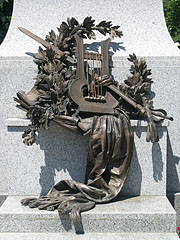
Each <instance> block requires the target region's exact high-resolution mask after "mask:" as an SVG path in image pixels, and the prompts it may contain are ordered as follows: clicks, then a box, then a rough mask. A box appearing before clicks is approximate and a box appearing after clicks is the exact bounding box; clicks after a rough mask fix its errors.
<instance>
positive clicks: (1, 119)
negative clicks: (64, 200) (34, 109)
mask: <svg viewBox="0 0 180 240" xmlns="http://www.w3.org/2000/svg"><path fill="white" fill-rule="evenodd" d="M72 16H73V17H76V18H77V19H78V20H79V21H80V22H81V21H82V20H83V19H84V17H86V16H92V17H93V18H94V19H96V21H97V22H99V21H101V20H112V22H113V24H115V25H120V26H121V29H122V31H123V33H124V36H123V38H121V39H120V40H117V39H116V40H115V42H114V43H112V44H111V48H110V50H111V52H112V55H113V56H112V63H111V68H112V74H113V75H114V77H115V79H116V80H118V81H120V82H121V81H123V80H124V79H125V78H127V74H128V73H129V67H130V63H129V62H128V61H127V56H128V54H132V53H133V52H134V53H135V54H136V55H137V56H138V57H144V58H145V59H146V61H147V64H148V67H149V68H151V69H152V78H153V81H154V83H153V84H152V91H153V92H154V96H153V94H152V101H153V105H154V107H155V108H161V107H162V108H164V109H166V110H167V111H168V113H169V115H172V116H173V117H174V119H175V120H174V122H173V123H171V125H170V126H167V125H168V124H167V123H164V125H163V126H161V127H160V128H159V133H160V142H159V143H158V144H154V145H151V143H146V142H145V135H146V125H145V123H143V122H134V123H133V122H132V124H134V131H135V147H134V153H133V160H132V165H131V170H130V174H129V176H128V179H127V182H126V183H125V185H124V188H123V190H122V194H124V195H128V196H130V195H134V194H135V195H142V198H143V195H161V196H163V197H162V199H164V200H161V196H159V200H157V202H154V205H153V206H155V209H157V207H158V206H159V203H158V201H159V202H160V203H161V204H162V207H163V206H168V213H167V214H166V213H165V214H164V212H160V213H158V214H159V215H158V216H159V219H161V221H160V222H161V223H163V222H166V223H167V224H166V226H167V229H168V231H169V232H167V233H166V235H165V234H164V233H163V236H162V231H163V232H166V229H165V228H164V230H163V229H161V231H159V230H158V231H157V232H158V233H157V234H155V235H152V234H153V233H152V230H151V229H148V230H147V232H146V236H144V235H141V234H143V231H142V233H135V235H133V234H134V233H133V231H131V233H128V238H129V239H135V238H138V239H154V240H155V239H161V240H162V239H163V238H164V236H165V237H166V239H172V240H173V239H177V235H175V230H176V229H175V224H174V219H175V214H174V212H172V209H171V208H170V206H169V205H168V202H167V199H166V197H165V195H166V192H167V191H171V192H173V193H175V192H178V191H180V184H179V177H180V175H179V172H180V171H179V170H180V163H179V156H180V148H179V141H180V126H179V124H178V121H179V109H180V102H179V99H178V96H179V93H180V86H179V76H180V68H179V66H180V51H179V49H178V48H177V47H176V46H175V45H174V43H173V41H172V39H171V37H170V35H169V34H168V31H167V28H166V25H165V20H164V15H163V7H162V1H161V0H151V1H142V0H134V1H132V0H120V1H116V0H111V1H108V0H99V1H96V0H87V1H83V0H78V2H77V1H70V0H63V1H62V0H60V1H55V0H46V1H44V0H39V1H35V0H31V1H29V2H28V3H27V1H26V0H14V9H13V16H12V21H11V24H10V28H9V31H8V33H7V36H6V38H5V40H4V42H3V43H2V45H1V46H0V72H1V74H0V85H1V88H0V98H1V99H0V101H1V105H0V112H1V115H0V125H1V133H0V134H1V135H0V145H1V151H0V176H1V177H0V180H1V181H0V189H1V193H2V194H4V195H5V193H6V194H8V195H25V194H26V195H32V194H44V193H46V192H47V191H48V190H49V187H51V185H53V184H54V183H55V182H56V181H58V180H60V179H62V178H69V177H72V178H73V179H75V180H78V179H79V180H80V181H83V178H84V171H85V164H86V156H87V143H88V136H87V137H81V136H79V137H78V138H77V137H76V136H75V135H71V134H70V133H69V132H67V131H66V130H63V129H62V128H60V127H58V126H55V125H53V126H52V127H51V129H49V130H47V132H45V131H44V130H43V131H41V132H40V134H39V137H38V144H37V145H34V146H32V147H26V146H24V145H23V143H22V139H21V134H22V131H23V129H24V127H25V126H26V125H27V121H26V120H25V121H23V120H22V118H25V115H24V113H23V112H21V111H20V110H18V109H16V108H15V103H14V101H13V96H15V93H16V92H17V91H19V90H20V89H22V90H24V91H28V90H29V89H30V88H31V87H32V86H33V81H32V79H33V77H35V75H36V72H37V68H36V66H35V65H34V63H33V61H32V57H30V55H32V53H35V52H37V48H38V46H39V44H38V43H37V42H35V41H33V40H32V39H30V38H28V37H27V36H25V35H24V34H22V33H21V32H20V31H19V30H18V28H17V27H18V26H21V27H25V28H27V29H29V30H30V31H32V32H34V33H35V34H37V35H38V36H40V37H42V38H44V37H45V35H46V34H47V33H48V32H49V31H50V29H54V30H55V29H56V27H58V26H59V24H60V23H61V22H62V21H63V20H66V18H67V17H72ZM101 39H102V37H100V38H98V39H97V41H100V40H101ZM12 118H13V119H12ZM167 129H168V131H167ZM50 139H51V141H52V142H53V144H54V145H51V144H50V141H49V140H50ZM22 182H23V185H24V187H22ZM24 183H26V184H24ZM25 185H26V186H27V187H25ZM156 197H157V198H156V199H158V196H156ZM20 198H21V197H19V198H17V199H20ZM17 199H14V200H13V197H9V198H8V199H7V200H6V201H5V203H4V204H3V205H2V207H1V208H0V211H1V214H0V218H1V221H3V222H4V220H5V219H6V218H7V215H6V214H7V213H8V214H9V212H8V207H7V206H8V203H10V202H12V204H13V202H14V204H15V205H14V207H15V208H17V209H14V211H15V212H12V215H11V217H12V219H16V220H17V221H16V223H17V222H18V221H19V224H20V225H19V230H18V232H17V233H16V234H15V235H14V239H23V235H21V234H20V232H23V229H24V228H23V226H25V225H23V224H24V222H23V220H22V219H23V216H24V217H25V218H26V217H27V215H28V214H29V213H28V214H26V213H25V212H24V213H23V212H21V211H20V212H19V213H18V211H19V210H18V209H19V208H20V209H21V210H22V207H20V206H17V205H16V204H17ZM165 199H166V200H165ZM135 201H136V200H135ZM129 203H130V202H129ZM150 204H151V203H149V205H147V210H148V207H149V206H150ZM156 204H157V205H156ZM130 205H131V204H130ZM130 205H129V206H130ZM122 206H124V205H122ZM138 206H140V205H138V203H137V205H133V208H131V209H130V210H134V209H136V207H138ZM11 207H12V209H13V208H14V207H13V205H11ZM106 207H107V208H108V205H107V206H103V209H104V208H106ZM23 209H24V208H23ZM137 209H138V208H137ZM16 210H17V211H16ZM126 210H127V209H126ZM22 211H23V210H22ZM27 211H28V210H27ZM97 211H100V210H98V209H97ZM108 211H109V213H108V214H110V215H111V216H112V218H114V219H116V217H117V215H116V214H115V213H114V212H113V210H112V208H111V207H110V208H109V210H107V212H108ZM119 211H120V213H122V214H120V215H119V216H120V217H121V218H122V216H125V215H123V209H120V210H119ZM17 214H19V215H17ZM38 214H41V213H38ZM46 214H47V215H48V213H47V212H46ZM46 214H45V215H43V214H42V216H38V217H40V218H41V217H42V219H41V220H42V222H44V221H45V219H46V217H47V216H46ZM94 214H95V213H94ZM113 214H114V215H113ZM126 214H127V212H126ZM128 214H129V212H128ZM141 214H142V215H133V214H132V215H131V216H132V219H133V221H134V222H133V221H132V222H131V223H132V224H135V223H137V225H138V224H140V222H143V220H142V219H148V221H150V219H151V220H153V219H155V218H156V214H157V211H154V212H153V210H152V214H150V215H148V214H149V213H148V214H146V213H145V215H144V213H142V212H141ZM30 215H31V217H32V216H34V212H31V213H30ZM56 215H57V213H53V214H52V215H51V217H52V219H53V221H54V222H56V224H57V225H58V224H59V223H58V222H57V221H58V218H57V216H56ZM17 216H18V218H16V217H17ZM48 216H50V215H48ZM87 216H89V215H88V214H85V215H83V217H84V219H88V217H87ZM93 216H94V215H93ZM108 216H109V215H108ZM142 216H143V217H142ZM36 217H37V216H36ZM51 217H50V218H51ZM106 217H107V216H106ZM40 218H39V219H40ZM7 219H8V218H7ZM93 219H94V220H95V218H93ZM163 219H164V220H163ZM31 220H32V221H33V220H34V218H33V217H32V218H31ZM156 220H157V219H156ZM169 220H170V221H169ZM48 221H49V220H48ZM98 221H100V220H98ZM148 221H147V222H148ZM168 221H169V222H168ZM40 222H41V221H40ZM40 222H39V223H38V224H40ZM148 223H149V224H150V222H148ZM155 223H157V225H158V224H159V223H158V222H156V221H155ZM7 224H8V223H7ZM7 224H6V226H7ZM104 224H105V225H104V226H105V228H106V229H107V232H108V231H109V232H112V231H111V230H110V228H108V222H106V223H104ZM123 224H125V226H126V229H128V226H127V225H128V222H124V223H123ZM10 225H13V224H10ZM57 225H56V226H57ZM145 225H146V223H145V221H144V225H142V226H144V228H146V226H145ZM4 226H5V225H4ZM110 226H111V225H110ZM61 227H62V226H61ZM116 227H118V226H117V225H116ZM123 227H124V226H123ZM161 227H162V225H161ZM40 228H41V227H40ZM142 228H143V227H142ZM3 229H4V230H1V231H2V234H0V239H6V238H8V239H11V233H10V232H13V231H14V230H13V229H12V228H11V229H10V230H9V231H7V228H6V230H5V228H3ZM94 229H95V228H94ZM137 229H139V228H138V227H137ZM3 231H4V233H3ZM38 231H39V230H37V232H38ZM92 231H93V232H94V230H92ZM113 231H114V232H113V233H111V234H112V235H111V236H113V237H114V238H113V239H116V238H117V235H116V234H115V232H116V229H114V230H113ZM138 231H140V229H139V230H138ZM7 232H9V233H7ZM4 234H5V235H4ZM17 234H18V235H17ZM27 234H30V233H29V232H28V233H27ZM42 234H43V233H42ZM66 234H67V233H66ZM87 234H89V235H86V238H85V239H88V238H89V239H92V238H93V239H100V238H102V235H101V233H97V234H96V236H95V235H92V234H94V233H89V232H88V233H87ZM108 234H109V233H107V236H109V235H108ZM123 234H124V235H123ZM26 236H27V235H26ZM52 236H54V237H53V238H54V239H56V237H58V236H57V235H51V237H50V238H51V239H52ZM118 236H121V238H122V239H127V238H126V237H127V235H125V233H122V232H121V231H119V233H118ZM134 236H136V237H134ZM27 237H28V236H27ZM29 237H30V239H33V235H31V236H29ZM41 237H42V238H43V235H41V236H40V235H39V239H41ZM47 237H48V236H47V235H46V237H45V238H44V239H46V238H47ZM61 237H62V239H63V238H65V239H67V235H65V236H64V235H62V234H61ZM68 237H69V238H72V236H71V235H68ZM73 237H74V239H76V236H75V235H73ZM81 238H82V237H80V238H78V239H81ZM103 238H105V237H104V236H103ZM27 239H28V238H27ZM37 239H38V238H37ZM47 239H48V238H47ZM82 239H83V238H82ZM108 239H109V238H108Z"/></svg>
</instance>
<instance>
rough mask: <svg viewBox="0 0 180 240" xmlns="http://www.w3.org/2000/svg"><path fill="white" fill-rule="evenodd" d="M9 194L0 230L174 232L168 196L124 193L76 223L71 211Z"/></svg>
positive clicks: (174, 223) (0, 213)
mask: <svg viewBox="0 0 180 240" xmlns="http://www.w3.org/2000/svg"><path fill="white" fill-rule="evenodd" d="M22 198H23V197H22V196H9V197H8V198H7V199H6V200H5V202H4V204H3V205H2V206H1V208H0V226H1V228H0V232H1V233H7V232H9V233H11V232H16V233H22V232H24V233H31V232H33V233H35V232H37V233H45V232H46V233H47V232H50V233H58V232H59V233H74V232H76V233H104V232H106V233H125V232H127V233H133V232H137V233H138V232H139V233H143V232H144V233H156V232H157V233H175V231H176V213H175V211H174V209H173V208H172V206H171V205H170V203H169V201H168V199H167V198H166V197H165V196H138V197H131V198H130V197H129V198H125V197H124V198H123V197H121V198H120V199H118V201H116V202H112V203H108V204H100V205H97V206H96V207H95V208H94V209H92V210H90V211H88V212H84V213H82V225H81V226H79V227H77V226H74V225H73V223H72V222H71V219H70V217H69V216H68V215H66V216H59V215H58V212H57V211H54V212H48V211H44V210H41V211H40V210H38V209H31V208H29V207H24V206H21V204H20V200H21V199H22Z"/></svg>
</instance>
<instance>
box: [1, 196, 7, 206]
mask: <svg viewBox="0 0 180 240" xmlns="http://www.w3.org/2000/svg"><path fill="white" fill-rule="evenodd" d="M6 198H7V195H0V207H1V206H2V205H3V203H4V201H5V200H6Z"/></svg>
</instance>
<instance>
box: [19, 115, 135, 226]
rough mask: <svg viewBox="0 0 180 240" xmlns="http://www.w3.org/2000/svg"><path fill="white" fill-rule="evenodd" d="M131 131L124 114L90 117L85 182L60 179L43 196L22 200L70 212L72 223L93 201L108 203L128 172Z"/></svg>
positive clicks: (31, 205) (130, 153)
mask: <svg viewBox="0 0 180 240" xmlns="http://www.w3.org/2000/svg"><path fill="white" fill-rule="evenodd" d="M132 149H133V131H132V128H131V126H130V121H129V119H128V118H127V117H126V116H125V115H122V114H121V115H119V117H115V116H111V115H105V116H95V117H94V118H93V124H92V130H91V135H90V140H89V150H88V158H87V167H86V177H85V179H86V180H85V183H80V182H76V181H74V180H63V181H60V182H58V183H57V184H56V185H54V186H53V187H52V189H51V190H50V191H49V193H48V194H47V195H46V196H44V197H39V198H28V199H23V200H22V201H21V202H22V204H23V205H29V207H33V208H34V207H38V208H39V209H47V210H55V209H58V211H59V213H60V214H65V213H70V216H71V218H72V219H73V221H74V222H76V223H79V222H80V221H81V214H80V213H81V212H83V211H87V210H89V209H91V208H93V207H94V206H95V204H96V203H106V202H110V201H111V200H112V199H113V198H115V197H116V196H117V195H118V194H119V192H120V191H121V189H122V186H123V184H124V182H125V180H126V177H127V174H128V172H129V167H130V162H131V157H132Z"/></svg>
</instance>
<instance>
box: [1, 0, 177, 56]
mask: <svg viewBox="0 0 180 240" xmlns="http://www.w3.org/2000/svg"><path fill="white" fill-rule="evenodd" d="M79 6H80V7H79ZM72 16H73V17H76V18H77V19H78V20H79V21H80V22H81V21H83V19H84V18H85V17H86V16H92V17H93V18H95V19H96V20H97V22H100V21H102V20H112V22H113V23H114V24H115V25H120V26H121V28H122V30H123V32H124V36H123V38H121V39H120V40H117V43H116V44H115V47H116V48H119V49H121V51H120V52H119V51H118V52H117V55H121V56H122V55H127V54H128V53H132V52H135V53H136V54H137V55H139V56H145V55H147V56H177V55H179V52H178V51H179V50H178V48H177V47H175V46H174V43H173V41H172V39H171V37H170V35H169V34H168V31H167V28H166V25H165V20H164V14H163V7H162V1H161V0H151V1H143V0H134V1H132V0H120V1H117V0H111V1H109V0H99V1H96V0H86V1H84V0H78V3H77V1H71V0H60V1H56V0H46V1H44V0H38V1H36V0H31V1H29V2H28V4H27V1H26V0H15V1H14V9H13V17H12V22H11V24H10V28H9V31H8V33H7V36H6V38H5V40H4V42H3V44H2V47H1V48H0V55H1V56H24V55H25V52H36V49H37V47H38V43H36V42H35V41H33V40H31V39H30V38H28V37H25V36H24V35H23V34H22V33H21V32H20V31H18V29H17V27H19V26H20V27H25V28H27V29H29V30H30V31H33V32H34V33H35V34H37V35H39V36H40V37H43V38H44V37H45V35H46V34H47V33H48V32H49V30H50V29H54V30H56V28H57V27H58V26H59V24H60V23H61V22H62V21H64V20H66V19H67V17H72ZM167 46H168V47H167Z"/></svg>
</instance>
